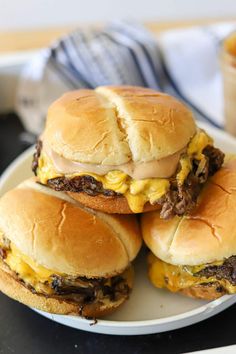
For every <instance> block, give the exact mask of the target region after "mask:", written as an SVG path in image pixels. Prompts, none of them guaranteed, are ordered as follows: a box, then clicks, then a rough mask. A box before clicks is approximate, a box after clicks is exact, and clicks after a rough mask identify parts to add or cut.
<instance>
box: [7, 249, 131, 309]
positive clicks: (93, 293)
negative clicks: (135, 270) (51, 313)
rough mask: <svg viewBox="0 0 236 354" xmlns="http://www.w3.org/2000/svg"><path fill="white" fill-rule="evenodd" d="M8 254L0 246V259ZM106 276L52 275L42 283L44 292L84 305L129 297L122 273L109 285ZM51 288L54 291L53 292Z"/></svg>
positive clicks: (14, 274)
mask: <svg viewBox="0 0 236 354" xmlns="http://www.w3.org/2000/svg"><path fill="white" fill-rule="evenodd" d="M6 255H7V249H5V248H3V247H0V259H2V261H3V262H4V260H5V258H6ZM4 264H5V266H6V267H7V268H8V269H9V270H10V271H11V273H12V275H13V276H14V278H15V279H16V280H18V281H20V282H21V283H22V284H23V285H24V286H25V287H26V288H28V289H29V290H30V291H31V292H32V293H37V292H36V291H35V289H34V288H33V286H32V285H30V284H29V283H26V282H25V281H24V279H21V278H20V274H16V273H15V272H14V271H12V270H11V269H10V267H9V266H8V265H7V263H6V262H4ZM107 280H108V279H106V278H93V279H90V278H86V277H71V276H60V275H56V274H55V275H52V276H51V281H46V282H44V283H42V287H41V289H42V294H43V295H45V296H52V297H56V298H63V299H66V300H69V301H72V302H76V303H79V304H82V305H85V304H88V303H92V302H95V301H97V300H101V301H102V299H103V298H105V297H106V298H108V299H109V300H110V301H116V300H118V299H120V298H121V297H127V296H128V295H129V293H130V288H129V286H128V284H127V281H126V279H125V278H123V277H122V275H116V276H113V277H111V278H110V279H109V285H108V283H107ZM51 290H53V293H52V294H51Z"/></svg>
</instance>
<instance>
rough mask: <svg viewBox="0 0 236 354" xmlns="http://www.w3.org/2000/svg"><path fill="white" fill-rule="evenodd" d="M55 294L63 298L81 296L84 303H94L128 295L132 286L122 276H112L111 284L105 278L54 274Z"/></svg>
mask: <svg viewBox="0 0 236 354" xmlns="http://www.w3.org/2000/svg"><path fill="white" fill-rule="evenodd" d="M51 287H52V288H53V290H54V292H55V295H60V296H63V298H65V297H66V298H76V296H79V298H80V299H82V302H83V304H87V303H92V302H94V301H96V299H102V298H104V297H105V298H108V299H109V300H110V301H116V300H118V299H119V298H120V297H124V296H125V297H126V296H128V295H129V293H130V288H129V286H128V285H127V283H126V282H125V280H124V279H123V278H122V277H121V276H115V277H112V278H111V280H110V284H109V285H107V284H106V279H105V278H99V279H87V278H84V277H80V278H76V279H75V278H69V277H67V278H66V277H61V276H58V275H55V276H53V281H52V284H51Z"/></svg>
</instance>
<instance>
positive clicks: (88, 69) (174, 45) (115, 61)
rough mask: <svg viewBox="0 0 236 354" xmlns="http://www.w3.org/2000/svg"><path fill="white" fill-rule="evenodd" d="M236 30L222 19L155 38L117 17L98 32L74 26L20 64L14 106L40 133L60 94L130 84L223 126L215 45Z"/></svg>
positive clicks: (29, 127)
mask: <svg viewBox="0 0 236 354" xmlns="http://www.w3.org/2000/svg"><path fill="white" fill-rule="evenodd" d="M235 29H236V23H221V24H216V25H211V26H207V27H193V28H190V29H183V30H171V31H167V32H164V33H162V34H161V35H159V36H158V37H154V36H153V35H152V34H151V33H149V32H148V31H147V30H146V29H145V28H144V27H143V26H141V25H138V24H134V23H130V22H126V21H125V22H124V21H116V22H113V23H112V24H110V25H108V26H107V27H106V28H103V29H100V30H97V29H96V30H94V29H89V30H88V29H84V30H81V29H78V30H75V31H74V32H72V33H70V34H69V35H67V36H65V37H63V38H61V39H59V40H58V41H57V42H56V43H54V44H53V45H52V46H51V47H50V48H46V49H44V50H42V51H40V52H39V53H38V54H37V55H35V58H34V59H33V60H32V61H31V62H29V63H28V64H27V65H26V66H25V68H24V70H23V72H22V75H21V78H20V81H19V87H18V93H17V100H16V110H17V112H18V114H19V116H20V117H21V119H22V122H23V124H24V126H25V128H26V130H27V131H29V132H31V133H33V134H39V133H40V132H41V131H42V129H43V125H44V120H45V116H46V112H47V109H48V106H49V105H50V103H51V102H52V101H53V100H55V99H56V98H57V97H58V96H60V95H61V94H62V93H63V92H65V91H68V90H74V89H78V88H94V87H96V86H99V85H108V84H117V85H121V84H124V85H127V84H129V85H139V86H146V87H151V88H154V89H157V90H161V91H165V92H167V93H171V94H173V95H175V96H177V97H178V98H180V99H182V100H183V101H185V102H186V103H187V104H188V105H189V106H190V107H191V108H192V109H193V110H194V111H195V113H196V115H197V118H198V119H203V120H206V121H208V122H209V123H211V124H213V125H215V126H219V127H222V126H223V108H222V106H223V104H222V101H223V96H222V87H221V77H220V68H219V59H218V56H219V46H220V43H221V41H222V39H223V38H224V37H225V36H226V35H228V34H229V33H230V32H232V31H233V30H235Z"/></svg>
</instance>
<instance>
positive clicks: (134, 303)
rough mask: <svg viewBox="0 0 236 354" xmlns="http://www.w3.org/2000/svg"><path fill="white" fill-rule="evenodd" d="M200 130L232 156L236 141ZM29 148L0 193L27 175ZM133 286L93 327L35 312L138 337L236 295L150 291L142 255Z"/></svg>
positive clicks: (189, 319) (201, 314)
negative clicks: (211, 298)
mask: <svg viewBox="0 0 236 354" xmlns="http://www.w3.org/2000/svg"><path fill="white" fill-rule="evenodd" d="M203 127H204V128H205V129H206V130H207V131H208V132H209V134H210V135H212V136H213V137H214V138H215V143H216V145H217V146H219V147H220V148H222V149H223V150H224V151H226V152H235V153H236V140H235V139H234V138H232V137H231V136H229V135H227V134H226V133H223V132H221V131H219V130H217V129H213V128H212V127H210V126H208V125H203ZM32 153H33V148H30V149H29V150H27V151H26V152H24V153H23V154H22V155H21V156H19V157H18V158H17V159H16V160H15V161H14V162H13V163H12V164H11V165H10V166H9V167H8V169H7V170H6V171H5V173H4V174H3V175H2V178H1V180H0V194H1V195H2V194H4V193H5V192H6V191H8V190H9V189H11V188H13V187H14V186H16V185H17V184H18V183H19V182H21V181H23V180H24V179H25V178H28V177H30V176H31V172H30V165H31V160H32ZM135 274H136V278H135V286H134V289H133V292H132V294H131V296H130V299H129V300H128V301H127V302H126V303H125V304H124V305H123V307H121V308H120V309H119V310H118V311H117V312H115V313H114V314H113V315H110V316H108V317H106V318H105V319H103V320H98V322H97V324H95V325H91V324H92V323H93V321H90V320H85V319H81V318H79V317H73V316H59V315H51V314H47V313H44V312H40V311H38V312H39V313H40V314H42V315H43V316H45V317H47V318H50V319H51V320H53V321H56V322H59V323H62V324H64V325H67V326H70V327H74V328H77V329H82V330H86V331H90V332H96V333H106V334H118V335H138V334H149V333H158V332H164V331H168V330H172V329H176V328H181V327H184V326H188V325H190V324H193V323H196V322H199V321H202V320H204V319H206V318H209V317H211V316H213V315H215V314H217V313H219V312H220V311H222V310H224V309H225V308H227V307H229V306H230V305H232V304H233V303H234V302H236V296H223V297H222V298H220V299H218V300H215V301H211V302H206V301H200V300H193V299H190V298H187V297H184V296H182V295H178V294H172V293H170V292H168V291H165V290H161V289H156V288H154V287H153V286H152V285H151V284H150V283H149V281H148V279H147V276H146V260H145V254H140V255H139V257H138V259H137V261H136V262H135Z"/></svg>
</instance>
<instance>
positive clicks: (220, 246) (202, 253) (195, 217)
mask: <svg viewBox="0 0 236 354" xmlns="http://www.w3.org/2000/svg"><path fill="white" fill-rule="evenodd" d="M235 217H236V158H234V159H232V158H231V161H229V162H227V163H226V164H225V165H224V166H223V167H222V168H221V169H220V170H219V171H218V172H217V173H216V174H215V175H214V176H213V177H211V178H210V179H209V181H208V183H207V184H206V186H205V187H204V189H203V191H202V193H201V195H200V197H199V199H198V203H197V206H196V208H195V209H194V211H193V212H192V213H191V214H190V215H189V216H184V217H177V216H176V217H174V218H173V219H171V220H168V221H166V220H163V219H161V218H160V214H159V212H150V213H145V214H143V216H142V220H141V224H142V233H143V238H144V241H145V243H146V244H147V246H148V247H149V248H150V249H151V251H152V252H153V253H154V254H155V255H156V256H157V257H158V258H160V259H162V260H163V261H165V262H167V263H171V264H176V265H200V264H205V263H211V262H215V261H220V260H223V259H224V258H228V257H230V256H232V255H235V254H236V227H235Z"/></svg>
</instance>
